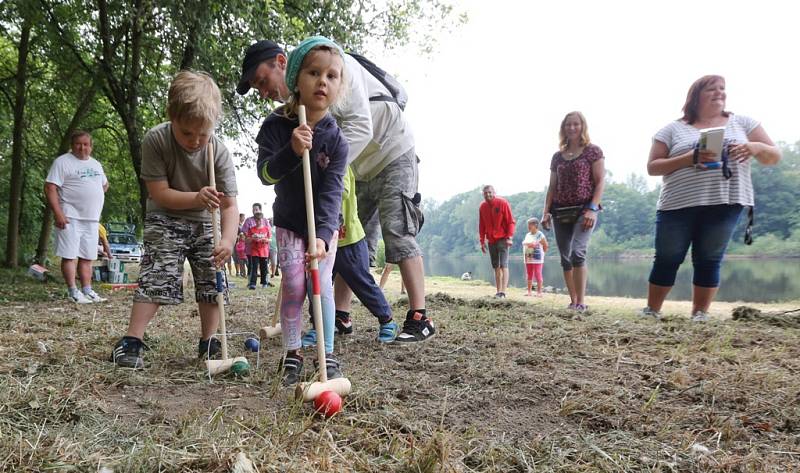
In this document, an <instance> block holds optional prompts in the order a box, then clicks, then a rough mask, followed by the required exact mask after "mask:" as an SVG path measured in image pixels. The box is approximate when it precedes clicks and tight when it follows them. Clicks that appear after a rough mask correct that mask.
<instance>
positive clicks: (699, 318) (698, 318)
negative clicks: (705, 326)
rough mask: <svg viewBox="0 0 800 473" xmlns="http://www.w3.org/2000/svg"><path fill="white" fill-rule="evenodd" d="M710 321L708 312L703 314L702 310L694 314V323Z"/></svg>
mask: <svg viewBox="0 0 800 473" xmlns="http://www.w3.org/2000/svg"><path fill="white" fill-rule="evenodd" d="M709 320H710V319H709V317H708V313H707V312H703V311H702V310H698V311H696V312H695V313H694V314H692V322H700V323H704V322H708V321H709Z"/></svg>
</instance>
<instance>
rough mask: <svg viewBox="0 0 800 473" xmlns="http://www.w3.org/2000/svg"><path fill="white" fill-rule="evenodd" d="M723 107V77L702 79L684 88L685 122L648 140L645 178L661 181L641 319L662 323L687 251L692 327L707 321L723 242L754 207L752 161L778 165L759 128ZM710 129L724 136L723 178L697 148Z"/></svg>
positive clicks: (775, 149)
mask: <svg viewBox="0 0 800 473" xmlns="http://www.w3.org/2000/svg"><path fill="white" fill-rule="evenodd" d="M725 100H726V93H725V79H724V78H723V77H721V76H717V75H708V76H703V77H701V78H700V79H698V80H696V81H695V82H694V84H692V86H691V87H690V88H689V93H688V94H687V96H686V102H685V103H684V105H683V117H682V118H681V119H679V120H675V121H673V122H670V123H669V124H668V125H667V126H665V127H664V128H662V129H661V130H659V131H658V133H656V135H655V136H654V137H653V144H652V147H651V148H650V157H649V159H648V162H647V172H648V173H649V174H650V175H651V176H664V177H663V185H662V187H661V195H660V197H659V200H658V210H657V212H656V237H655V250H656V251H655V253H656V255H655V260H654V262H653V269H652V270H651V272H650V279H649V282H650V284H649V287H648V294H647V307H645V308H644V309H643V310H642V311H641V312H640V315H641V316H643V317H653V318H656V319H658V318H659V317H660V311H661V306H662V305H663V303H664V299H665V298H666V297H667V294H669V291H670V289H672V286H673V285H674V284H675V275H676V274H677V272H678V268H679V267H680V265H681V263H682V262H683V259H684V257H685V256H686V253H687V251H688V249H689V246H691V247H692V265H693V267H694V275H693V290H692V320H693V321H695V322H705V321H707V320H708V308H709V306H710V305H711V301H713V300H714V296H715V295H716V294H717V290H718V289H719V273H720V267H721V265H722V258H723V256H724V255H725V249H726V248H727V246H728V241H730V238H731V235H732V234H733V230H734V228H735V227H736V223H737V222H738V220H739V216H740V215H741V213H742V209H743V208H744V207H746V206H752V205H753V184H752V182H751V180H750V163H751V159H750V158H755V159H756V160H757V161H758V162H759V163H761V164H764V165H773V164H776V163H777V162H778V161H780V159H781V151H780V149H779V148H778V147H777V146H775V144H774V143H773V142H772V140H771V139H770V137H769V135H767V132H766V131H764V128H763V127H762V126H761V124H760V123H759V122H758V121H756V120H754V119H752V118H749V117H745V116H741V115H735V114H733V113H732V112H728V111H726V110H725ZM712 127H724V128H725V132H724V139H725V143H726V144H725V147H726V149H727V157H723V163H722V170H720V169H719V167H718V166H711V165H709V164H708V163H711V162H713V161H718V160H719V157H718V156H715V154H714V153H713V152H712V151H703V150H700V149H699V147H698V146H697V143H698V140H699V138H700V130H702V129H704V128H712ZM726 158H727V159H726ZM715 164H716V163H715Z"/></svg>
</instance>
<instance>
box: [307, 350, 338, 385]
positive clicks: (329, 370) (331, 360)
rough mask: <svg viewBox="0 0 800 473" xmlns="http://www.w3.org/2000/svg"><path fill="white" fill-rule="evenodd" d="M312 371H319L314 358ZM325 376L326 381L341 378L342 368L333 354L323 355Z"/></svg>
mask: <svg viewBox="0 0 800 473" xmlns="http://www.w3.org/2000/svg"><path fill="white" fill-rule="evenodd" d="M314 369H315V370H317V371H319V362H318V361H317V359H316V358H314ZM325 374H326V375H327V376H328V379H336V378H341V377H342V368H341V366H339V361H338V360H337V359H336V358H335V357H334V356H333V353H326V354H325Z"/></svg>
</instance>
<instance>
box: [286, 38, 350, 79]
mask: <svg viewBox="0 0 800 473" xmlns="http://www.w3.org/2000/svg"><path fill="white" fill-rule="evenodd" d="M317 46H330V47H332V48H334V49H336V50H337V51H339V54H340V55H341V56H342V59H344V51H342V48H341V47H339V45H338V44H336V43H334V42H333V41H331V40H329V39H328V38H326V37H324V36H311V37H310V38H306V39H304V40H303V41H302V42H301V43H300V44H298V45H297V47H296V48H294V49H293V50H292V52H290V53H289V60H288V63H287V65H286V87H287V88H288V89H289V93H292V92H294V88H295V86H296V85H297V75H298V74H299V73H300V66H302V65H303V59H305V57H306V54H308V52H309V51H311V50H312V49H314V48H316V47H317Z"/></svg>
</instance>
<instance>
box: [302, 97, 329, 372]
mask: <svg viewBox="0 0 800 473" xmlns="http://www.w3.org/2000/svg"><path fill="white" fill-rule="evenodd" d="M297 118H298V119H299V120H300V124H301V125H306V124H307V123H308V122H307V121H306V107H305V106H304V105H300V106H298V108H297ZM303 184H304V187H305V194H306V226H307V227H308V252H309V253H312V252H313V253H316V252H317V229H316V226H315V219H314V193H313V192H312V189H311V154H310V153H309V151H308V149H304V150H303ZM309 272H310V273H311V288H312V291H311V312H312V313H313V314H314V328H315V329H316V330H317V363H318V365H319V381H320V382H321V383H326V382H327V381H328V371H327V369H326V366H327V365H326V364H325V328H324V327H323V326H322V300H321V298H320V287H319V262H317V258H311V262H310V264H309Z"/></svg>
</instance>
